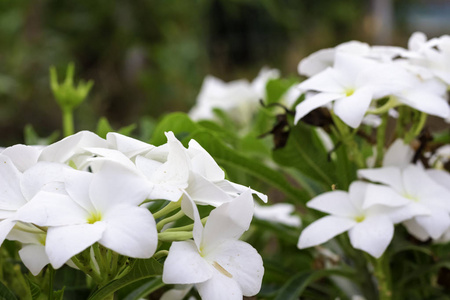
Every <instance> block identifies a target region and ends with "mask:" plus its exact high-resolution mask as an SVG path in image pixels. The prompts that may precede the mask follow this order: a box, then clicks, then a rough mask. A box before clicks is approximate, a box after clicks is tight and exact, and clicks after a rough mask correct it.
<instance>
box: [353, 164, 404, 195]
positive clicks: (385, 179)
mask: <svg viewBox="0 0 450 300" xmlns="http://www.w3.org/2000/svg"><path fill="white" fill-rule="evenodd" d="M358 176H359V177H362V178H366V179H369V180H370V181H372V182H379V183H383V184H386V185H388V186H390V187H392V188H393V189H394V190H395V191H397V192H398V193H403V182H402V173H401V171H400V168H397V167H385V168H378V169H363V170H358Z"/></svg>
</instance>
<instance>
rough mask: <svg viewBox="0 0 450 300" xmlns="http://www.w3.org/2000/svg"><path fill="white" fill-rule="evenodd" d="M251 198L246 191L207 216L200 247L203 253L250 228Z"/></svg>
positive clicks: (248, 191)
mask: <svg viewBox="0 0 450 300" xmlns="http://www.w3.org/2000/svg"><path fill="white" fill-rule="evenodd" d="M253 207H254V203H253V197H252V194H251V190H250V189H248V190H247V191H246V192H244V193H242V194H241V195H240V196H239V197H237V198H235V199H233V201H231V202H228V203H224V204H222V205H221V206H219V207H217V208H216V209H214V210H212V211H211V213H210V214H209V217H208V221H206V224H205V230H204V231H203V239H202V245H201V247H202V248H203V249H204V251H205V252H208V251H209V249H212V248H214V247H215V246H217V245H219V244H220V243H221V242H222V241H224V240H227V239H238V238H239V237H240V236H241V235H242V234H243V233H244V232H245V231H246V230H248V228H249V226H250V222H251V221H252V217H253Z"/></svg>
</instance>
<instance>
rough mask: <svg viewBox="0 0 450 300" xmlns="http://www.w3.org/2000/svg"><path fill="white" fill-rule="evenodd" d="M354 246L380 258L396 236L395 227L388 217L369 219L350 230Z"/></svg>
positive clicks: (349, 233)
mask: <svg viewBox="0 0 450 300" xmlns="http://www.w3.org/2000/svg"><path fill="white" fill-rule="evenodd" d="M348 235H349V237H350V242H351V244H352V246H353V247H354V248H356V249H360V250H363V251H365V252H367V253H369V254H370V255H372V256H373V257H376V258H379V257H380V256H381V255H382V254H383V253H384V251H385V250H386V248H387V247H388V245H389V243H390V242H391V240H392V237H393V236H394V225H393V224H392V221H391V220H390V219H389V218H388V217H387V216H373V217H368V218H366V219H365V220H364V221H362V222H361V223H358V224H357V225H355V226H354V227H353V228H352V229H350V230H349V232H348Z"/></svg>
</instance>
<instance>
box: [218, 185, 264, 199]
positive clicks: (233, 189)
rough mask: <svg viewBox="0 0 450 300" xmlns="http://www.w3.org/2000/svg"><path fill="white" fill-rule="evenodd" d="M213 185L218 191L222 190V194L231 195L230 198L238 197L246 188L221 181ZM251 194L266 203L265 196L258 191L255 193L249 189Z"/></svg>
mask: <svg viewBox="0 0 450 300" xmlns="http://www.w3.org/2000/svg"><path fill="white" fill-rule="evenodd" d="M214 184H215V185H216V186H218V187H219V188H220V189H222V190H223V191H224V192H226V193H227V194H229V195H231V196H234V197H236V196H238V195H240V194H241V193H243V192H245V191H246V190H247V189H248V187H247V186H243V185H241V184H237V183H234V182H231V181H228V180H221V181H216V182H214ZM251 191H252V193H253V194H254V195H256V196H257V197H258V198H259V199H261V200H262V202H264V203H267V195H265V194H263V193H260V192H258V191H255V190H253V189H251Z"/></svg>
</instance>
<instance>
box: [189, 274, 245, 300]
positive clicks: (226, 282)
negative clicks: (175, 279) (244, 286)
mask: <svg viewBox="0 0 450 300" xmlns="http://www.w3.org/2000/svg"><path fill="white" fill-rule="evenodd" d="M196 286H197V290H198V293H199V294H200V297H201V298H202V299H214V300H242V295H243V294H242V291H241V289H240V287H239V284H238V283H237V282H236V281H235V280H233V279H232V278H229V277H227V276H225V275H223V274H222V273H220V272H219V271H217V270H216V269H213V275H212V277H211V278H210V279H209V280H207V281H205V282H202V283H197V284H196Z"/></svg>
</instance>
